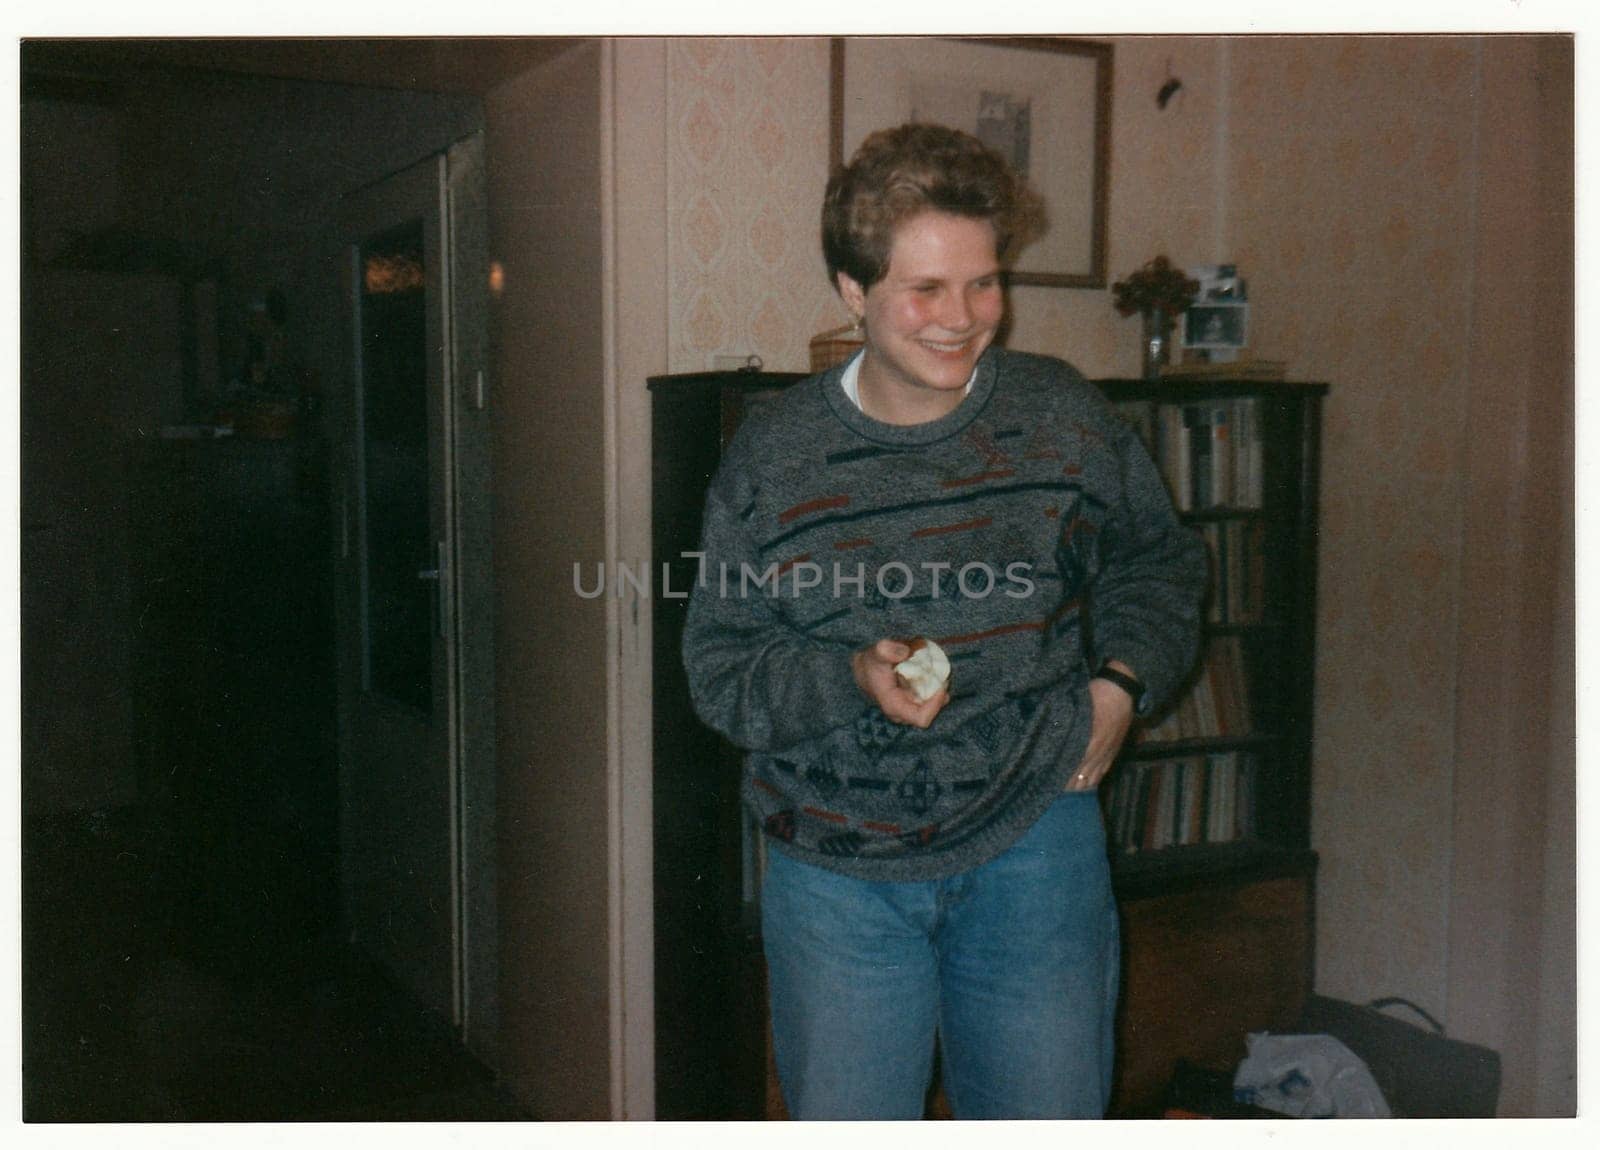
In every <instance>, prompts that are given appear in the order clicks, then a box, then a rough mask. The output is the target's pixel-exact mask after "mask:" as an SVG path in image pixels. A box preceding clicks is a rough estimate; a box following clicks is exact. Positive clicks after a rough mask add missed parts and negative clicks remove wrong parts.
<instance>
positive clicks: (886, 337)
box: [839, 211, 1005, 423]
mask: <svg viewBox="0 0 1600 1150" xmlns="http://www.w3.org/2000/svg"><path fill="white" fill-rule="evenodd" d="M839 294H840V295H841V296H842V297H843V298H844V302H845V306H847V307H848V308H850V310H851V311H852V312H854V313H855V314H856V315H857V316H860V317H861V318H862V321H863V325H864V327H865V329H866V358H865V359H864V360H863V362H862V365H861V377H860V385H861V401H862V405H863V407H864V408H865V409H866V411H867V414H868V415H871V416H873V417H874V418H876V419H882V420H885V421H886V422H890V423H922V422H926V421H927V420H931V419H938V418H939V417H940V416H942V415H945V414H947V413H949V412H950V411H953V410H955V408H956V407H957V406H958V405H959V404H960V403H961V398H962V389H963V388H965V387H966V383H967V380H968V379H970V378H971V377H972V371H973V368H974V367H975V366H976V365H977V362H978V357H979V356H981V355H982V354H983V353H984V350H985V349H986V348H987V347H988V346H989V344H990V343H992V342H993V341H994V336H995V331H996V330H997V329H998V328H999V326H1000V320H1001V316H1002V314H1003V312H1004V310H1005V303H1004V299H1003V298H1002V295H1001V291H1000V260H999V257H998V256H997V255H996V254H995V234H994V226H993V225H992V224H990V223H989V222H988V221H987V220H974V219H968V218H967V217H965V216H952V215H946V214H945V213H944V212H936V211H927V212H923V213H922V214H921V215H918V216H913V217H912V218H911V219H909V220H907V221H906V222H905V223H903V224H901V225H900V227H899V229H898V230H896V232H895V235H894V242H893V243H892V244H891V245H890V248H889V270H888V272H887V274H885V275H884V277H883V279H881V280H879V281H878V282H877V283H875V284H873V285H872V287H870V288H867V289H865V290H863V289H862V287H861V285H860V284H858V283H857V282H856V281H855V280H853V279H851V278H850V277H849V276H848V275H845V274H844V273H843V272H840V273H839Z"/></svg>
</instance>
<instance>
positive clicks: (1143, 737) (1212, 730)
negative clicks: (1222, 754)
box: [1137, 635, 1254, 745]
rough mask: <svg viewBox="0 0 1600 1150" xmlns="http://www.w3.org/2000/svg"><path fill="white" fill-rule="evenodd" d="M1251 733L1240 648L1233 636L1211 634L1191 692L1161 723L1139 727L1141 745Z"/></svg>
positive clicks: (1184, 696)
mask: <svg viewBox="0 0 1600 1150" xmlns="http://www.w3.org/2000/svg"><path fill="white" fill-rule="evenodd" d="M1253 730H1254V723H1253V720H1252V718H1251V710H1250V683H1249V675H1248V672H1247V670H1246V667H1245V655H1244V644H1243V642H1242V641H1241V639H1240V637H1239V636H1238V635H1214V636H1212V638H1211V640H1210V641H1209V642H1208V643H1207V644H1206V649H1205V653H1204V655H1203V656H1202V657H1201V660H1200V667H1199V670H1198V671H1197V672H1196V674H1195V678H1194V682H1193V684H1192V685H1191V686H1190V688H1189V689H1188V690H1187V691H1185V692H1184V693H1183V694H1182V695H1180V696H1179V697H1178V700H1177V702H1176V703H1175V704H1174V705H1173V706H1172V707H1171V708H1170V709H1169V710H1168V711H1167V712H1166V713H1165V714H1164V715H1162V716H1161V718H1160V720H1159V721H1157V722H1155V723H1153V724H1151V725H1149V726H1147V727H1143V728H1141V730H1140V732H1139V734H1138V736H1137V737H1138V740H1139V742H1140V743H1141V744H1144V745H1150V744H1159V743H1172V742H1181V741H1184V740H1189V739H1221V738H1234V737H1238V736H1242V735H1248V734H1250V733H1251V732H1252V731H1253Z"/></svg>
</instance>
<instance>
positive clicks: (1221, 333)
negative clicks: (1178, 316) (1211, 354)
mask: <svg viewBox="0 0 1600 1150" xmlns="http://www.w3.org/2000/svg"><path fill="white" fill-rule="evenodd" d="M1249 310H1250V309H1249V305H1248V304H1244V303H1196V304H1193V305H1191V306H1190V308H1189V310H1188V311H1186V312H1184V313H1183V346H1184V347H1186V348H1194V349H1196V350H1199V351H1237V350H1239V348H1241V347H1243V346H1244V345H1245V335H1246V329H1247V327H1248V322H1247V321H1248V318H1249Z"/></svg>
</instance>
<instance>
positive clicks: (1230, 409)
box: [1114, 395, 1264, 511]
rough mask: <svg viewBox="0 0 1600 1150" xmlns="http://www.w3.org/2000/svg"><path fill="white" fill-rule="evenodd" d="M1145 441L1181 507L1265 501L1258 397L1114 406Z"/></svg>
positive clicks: (1246, 506) (1249, 505)
mask: <svg viewBox="0 0 1600 1150" xmlns="http://www.w3.org/2000/svg"><path fill="white" fill-rule="evenodd" d="M1114 407H1115V409H1116V411H1117V413H1118V414H1119V415H1121V416H1122V418H1123V419H1125V420H1126V421H1127V422H1128V423H1129V424H1130V425H1131V426H1132V427H1133V429H1134V430H1135V431H1136V432H1137V433H1138V435H1139V438H1140V439H1141V440H1143V441H1144V445H1145V448H1146V450H1148V451H1149V453H1150V457H1151V459H1153V460H1154V461H1155V464H1156V466H1157V468H1158V469H1159V470H1160V472H1161V476H1162V478H1163V479H1164V480H1166V483H1167V490H1168V492H1169V493H1170V494H1171V496H1172V502H1173V504H1174V505H1175V506H1176V507H1177V508H1178V510H1179V511H1202V510H1212V509H1218V508H1231V509H1239V510H1258V509H1259V508H1260V507H1261V505H1262V492H1263V486H1264V485H1263V483H1262V450H1261V448H1262V439H1261V417H1260V408H1259V404H1258V402H1257V399H1256V397H1254V396H1248V395H1246V396H1231V397H1227V398H1223V399H1212V400H1205V401H1195V402H1190V403H1164V402H1159V401H1150V400H1122V401H1120V402H1118V403H1116V404H1115V405H1114Z"/></svg>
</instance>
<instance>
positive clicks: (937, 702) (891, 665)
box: [850, 639, 950, 728]
mask: <svg viewBox="0 0 1600 1150" xmlns="http://www.w3.org/2000/svg"><path fill="white" fill-rule="evenodd" d="M910 657H911V648H910V647H908V646H907V645H906V644H904V643H901V642H899V641H898V640H896V639H879V640H878V641H877V642H876V643H874V644H873V645H872V646H870V647H863V648H862V649H861V650H859V651H857V652H856V653H855V654H853V655H851V656H850V669H851V670H852V671H853V672H854V673H855V678H856V686H858V687H860V688H861V692H862V694H864V695H866V696H867V698H869V699H871V700H872V701H873V702H874V703H876V704H877V705H878V709H879V710H881V711H882V712H883V713H884V716H885V717H886V718H888V719H889V720H890V721H891V722H895V723H904V724H906V725H907V726H911V727H922V728H927V727H928V726H929V725H930V724H931V723H932V722H933V719H934V716H935V715H937V714H938V713H939V712H940V711H942V710H943V709H944V705H945V704H946V703H948V702H949V701H950V692H949V690H948V689H946V690H941V691H940V692H939V693H938V694H937V695H935V696H933V698H931V699H929V700H928V701H927V702H925V703H919V702H917V700H916V696H915V695H913V694H912V693H911V689H910V688H909V687H907V686H906V685H905V683H904V682H902V681H901V679H900V676H899V675H896V674H895V673H894V669H895V666H896V665H897V664H899V663H902V662H904V661H905V660H907V659H909V658H910Z"/></svg>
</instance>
